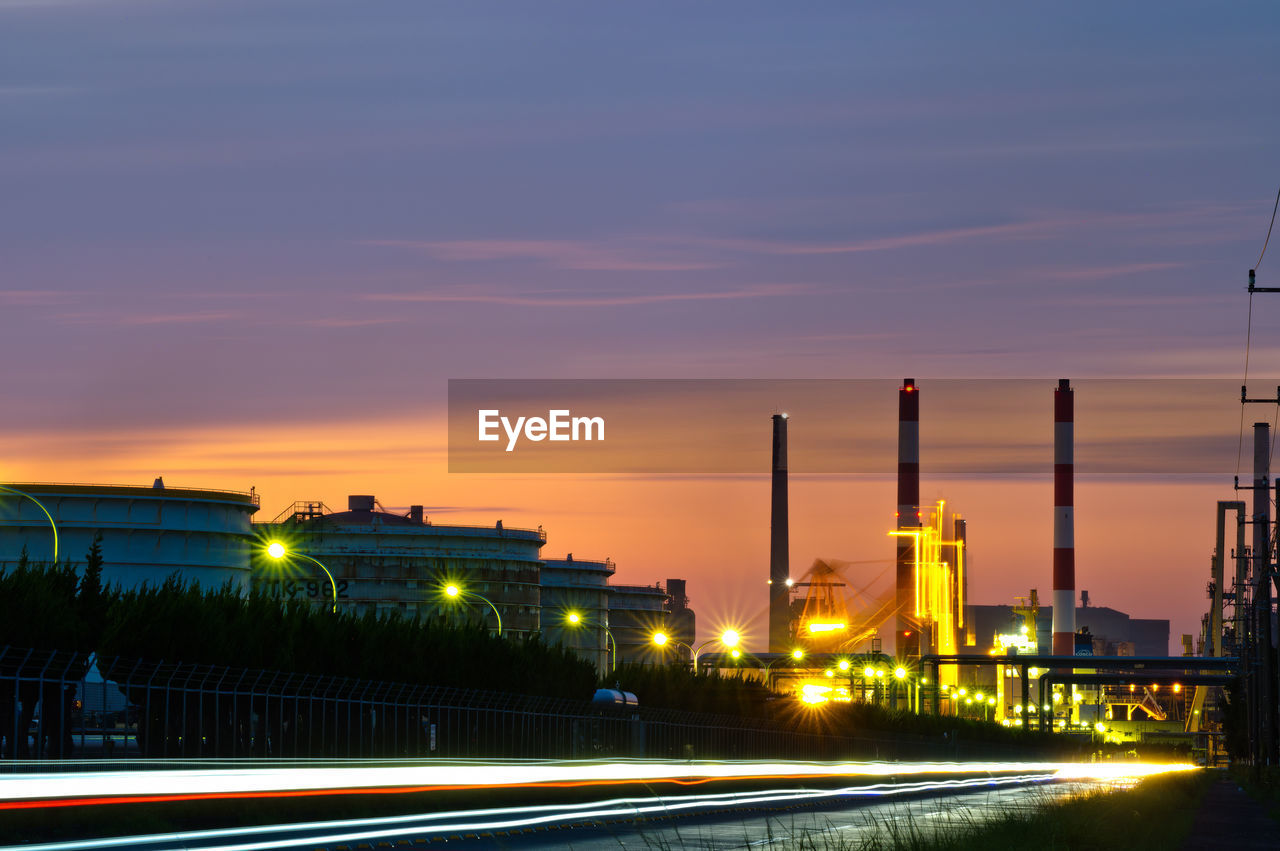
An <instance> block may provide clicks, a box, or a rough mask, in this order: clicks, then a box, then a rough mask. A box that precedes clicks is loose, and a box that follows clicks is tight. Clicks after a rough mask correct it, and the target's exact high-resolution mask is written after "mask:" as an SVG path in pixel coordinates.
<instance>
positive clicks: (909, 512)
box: [894, 378, 920, 657]
mask: <svg viewBox="0 0 1280 851" xmlns="http://www.w3.org/2000/svg"><path fill="white" fill-rule="evenodd" d="M919 528H920V391H919V390H918V389H917V388H916V381H915V379H914V378H907V379H903V382H902V386H901V387H899V388H898V529H899V530H903V529H919ZM896 540H897V542H898V554H897V576H896V583H895V587H896V589H897V593H896V598H895V602H896V604H897V610H898V618H897V624H896V625H895V632H894V640H895V643H896V647H895V651H896V652H897V654H898V656H899V657H904V656H918V655H919V654H920V630H919V628H918V626H919V624H918V623H917V621H916V617H915V614H916V596H915V576H914V575H913V573H914V571H915V551H914V550H915V544H916V539H915V538H914V537H911V536H908V535H899V536H898V538H897V539H896Z"/></svg>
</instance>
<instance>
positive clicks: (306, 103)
mask: <svg viewBox="0 0 1280 851" xmlns="http://www.w3.org/2000/svg"><path fill="white" fill-rule="evenodd" d="M1278 37H1280V9H1278V8H1277V7H1276V6H1275V4H1273V3H1270V2H1254V3H1250V2H1239V3H1231V4H1208V3H1178V2H1160V3H1154V2H1152V3H1127V4H1123V5H1122V6H1119V7H1117V4H1110V3H1100V2H1096V3H1090V2H1082V3H1073V4H1015V5H1011V4H1008V3H982V2H977V3H970V4H964V5H963V6H959V5H956V4H947V3H918V4H895V5H893V6H892V7H883V8H881V7H877V6H875V5H872V4H848V3H834V2H833V3H810V4H805V5H804V6H803V7H795V6H789V5H781V4H769V3H750V2H747V3H742V2H735V3H724V2H720V3H702V4H696V5H694V4H674V3H660V2H654V3H644V4H631V5H625V6H624V5H620V4H598V3H587V2H581V3H559V2H547V3H538V4H497V3H477V2H467V3H462V2H433V3H419V2H385V3H356V2H325V1H324V0H305V2H303V0H298V2H281V0H252V2H228V0H217V2H184V0H173V2H159V1H158V0H151V2H127V0H95V2H90V1H89V0H83V2H81V1H80V0H16V2H15V0H0V187H2V191H0V256H2V257H3V268H2V270H0V357H2V358H3V362H4V364H5V368H4V369H3V370H2V371H0V399H3V400H4V401H3V405H0V480H7V481H77V482H114V483H135V484H136V483H149V482H150V481H151V479H152V478H154V476H156V475H164V476H165V478H166V481H167V482H169V483H171V484H181V485H188V486H197V487H225V488H229V489H235V490H247V489H248V488H249V487H250V486H254V487H256V489H257V491H258V492H259V493H261V494H262V497H263V511H262V513H263V514H264V515H265V516H274V515H275V514H276V513H277V512H278V511H280V510H283V509H284V508H285V507H287V506H288V505H290V504H291V503H292V502H293V501H294V500H296V499H313V500H314V499H319V500H323V501H325V502H326V503H328V504H329V505H331V506H335V507H338V508H341V507H342V506H343V505H344V504H345V497H346V495H347V494H349V493H374V494H376V495H378V497H379V499H380V500H381V501H382V502H383V504H385V505H387V506H396V507H403V506H407V505H409V504H410V503H424V504H426V505H427V506H428V511H429V513H433V514H434V516H435V517H436V519H437V522H443V520H444V519H445V518H456V519H458V520H459V521H462V522H492V521H493V520H495V519H498V518H502V519H503V520H504V522H506V523H508V524H509V525H530V526H537V525H542V526H544V527H545V528H546V529H547V531H548V538H549V540H548V545H547V550H546V552H547V554H548V555H553V556H554V555H560V554H563V553H564V552H570V551H571V552H574V553H575V555H576V556H578V557H582V558H585V557H603V556H610V557H612V558H613V559H614V560H615V561H616V562H617V564H618V579H619V581H624V582H633V583H652V582H655V581H661V580H664V579H666V578H667V577H672V576H683V577H686V578H687V579H688V580H689V583H690V585H689V591H690V596H691V598H692V600H693V604H694V606H695V608H696V609H697V610H698V611H699V615H700V626H701V627H702V628H703V629H710V628H711V626H712V625H713V624H714V623H715V622H717V621H723V620H726V619H729V618H731V617H739V618H740V617H749V616H754V615H757V614H758V613H759V612H760V611H763V609H764V593H765V592H764V588H763V586H762V585H759V586H758V583H761V582H762V581H763V577H764V576H765V575H766V572H767V561H768V556H767V535H768V490H767V489H768V485H767V480H765V479H763V478H751V477H745V478H743V477H737V478H729V479H724V478H715V477H706V476H701V477H700V476H697V475H692V474H691V475H689V476H679V475H675V476H656V475H655V476H641V477H636V476H632V477H627V476H612V475H596V476H573V475H542V476H522V475H508V476H503V475H490V474H485V475H479V474H450V473H449V472H448V465H447V427H446V421H447V420H446V414H447V412H446V403H447V382H448V380H449V379H451V378H452V379H459V378H509V379H518V378H540V379H545V378H773V379H801V378H889V379H894V380H897V379H900V378H902V377H905V376H913V377H915V378H917V379H918V380H919V381H920V382H921V386H922V393H927V392H928V391H927V386H928V385H927V383H926V382H927V380H928V379H931V378H932V379H943V378H983V379H986V378H1005V377H1023V378H1037V379H1041V378H1043V379H1046V380H1047V381H1051V380H1053V379H1056V378H1057V377H1071V378H1073V379H1089V378H1119V377H1123V378H1204V377H1214V378H1222V379H1230V380H1231V381H1232V382H1233V383H1236V384H1238V383H1240V380H1241V378H1242V376H1243V371H1244V360H1245V358H1244V355H1245V333H1246V327H1247V317H1248V310H1249V306H1248V300H1247V296H1246V294H1245V292H1244V286H1245V282H1246V273H1247V270H1248V269H1249V268H1251V267H1253V266H1254V265H1255V263H1256V262H1257V260H1258V255H1259V253H1260V251H1261V249H1262V243H1263V239H1264V237H1265V235H1266V231H1267V224H1268V220H1269V217H1270V214H1271V209H1272V204H1273V202H1274V200H1275V192H1276V188H1277V184H1278V183H1280V156H1278V153H1280V151H1278V148H1277V144H1276V139H1277V135H1278V133H1277V131H1280V115H1277V112H1276V110H1275V109H1274V108H1273V107H1274V104H1275V102H1276V92H1277V90H1278V88H1280V62H1277V60H1276V56H1275V51H1274V46H1275V44H1276V43H1277V41H1278ZM1273 248H1274V249H1275V250H1276V251H1280V247H1276V246H1273ZM1278 278H1280V257H1266V258H1264V260H1263V263H1262V264H1261V266H1260V267H1259V284H1260V285H1270V286H1276V285H1277V279H1278ZM1248 327H1250V328H1251V331H1250V340H1251V344H1250V355H1249V358H1250V367H1249V369H1250V373H1251V375H1253V376H1255V377H1259V378H1260V377H1262V376H1269V375H1275V374H1280V368H1277V367H1278V366H1280V364H1277V360H1278V358H1280V346H1278V345H1277V332H1280V297H1268V296H1257V297H1255V304H1254V305H1253V309H1252V320H1251V325H1249V326H1248ZM1275 383H1276V382H1275V381H1274V380H1271V381H1270V386H1274V385H1275ZM1050 386H1051V385H1050ZM1265 386H1266V385H1264V386H1263V389H1264V390H1265ZM1046 392H1048V391H1047V390H1046ZM922 398H923V399H925V400H926V401H925V403H924V404H925V405H926V413H925V416H926V417H927V416H928V410H927V399H928V397H927V396H923V397H922ZM770 413H772V411H762V412H761V442H760V449H759V451H760V453H761V457H762V458H763V459H764V460H763V461H762V462H761V463H760V465H759V469H760V470H761V472H762V474H763V473H764V472H765V471H766V470H767V463H768V462H767V452H768V448H767V447H768V443H767V440H768V431H767V429H768V415H769V414H770ZM1266 413H1272V412H1269V411H1268V412H1266ZM1239 415H1240V409H1239V406H1238V404H1233V403H1232V402H1231V401H1230V400H1228V401H1226V402H1224V407H1223V416H1222V425H1221V430H1222V434H1224V435H1225V437H1226V443H1227V444H1228V445H1229V444H1230V443H1231V440H1230V439H1231V438H1232V437H1235V436H1237V431H1238V424H1239ZM1255 415H1256V416H1255ZM1161 416H1164V417H1170V416H1172V417H1176V416H1177V412H1176V410H1175V411H1173V412H1172V413H1170V412H1169V411H1167V410H1165V411H1163V412H1162V414H1161ZM1265 416H1266V414H1264V413H1261V412H1258V411H1250V412H1249V415H1248V418H1249V420H1250V421H1251V420H1252V419H1255V418H1257V417H1265ZM1083 427H1084V426H1083V425H1082V428H1083ZM794 429H795V431H793V435H794V436H793V441H799V440H800V439H801V436H800V435H801V434H802V423H801V422H800V421H797V422H796V424H795V426H794ZM929 452H930V445H929V443H928V441H927V440H926V441H925V442H924V444H923V445H922V464H923V468H922V481H923V486H922V494H923V495H924V496H925V497H926V498H929V499H932V498H935V497H938V496H945V497H946V499H947V500H948V503H949V505H951V506H953V507H954V508H956V510H958V511H960V512H961V513H962V514H964V515H965V516H966V518H967V519H968V520H969V525H970V539H971V546H972V558H973V561H972V562H971V566H973V567H974V571H975V572H974V576H973V582H974V585H973V587H972V590H973V592H974V597H975V599H976V601H977V602H984V603H996V602H1009V601H1011V599H1012V598H1013V597H1014V596H1015V595H1025V593H1026V591H1027V589H1028V588H1030V587H1038V588H1039V589H1040V591H1041V593H1042V594H1046V593H1047V591H1048V589H1049V585H1050V581H1049V576H1050V574H1049V565H1050V560H1051V551H1052V550H1051V548H1052V544H1051V531H1050V528H1051V527H1050V518H1051V508H1052V506H1051V500H1052V497H1051V491H1049V490H1048V489H1047V488H1046V487H1044V486H1043V483H1036V482H1034V481H1025V480H1021V479H1009V480H1008V481H1003V482H1002V481H998V480H993V479H990V478H975V479H972V480H963V479H959V480H957V479H954V478H951V479H946V480H942V479H933V480H931V478H930V470H929ZM1234 455H1235V453H1234V452H1232V451H1231V450H1230V448H1228V449H1226V450H1224V451H1223V456H1224V457H1222V459H1221V464H1220V467H1221V476H1220V477H1218V478H1217V480H1212V477H1210V480H1209V481H1198V482H1188V481H1176V482H1174V481H1170V482H1162V483H1156V484H1153V483H1151V482H1149V481H1136V480H1135V481H1133V482H1121V483H1115V482H1112V483H1107V484H1105V486H1104V485H1102V484H1098V485H1089V484H1087V483H1082V484H1081V486H1080V488H1079V492H1078V494H1077V505H1078V508H1077V518H1078V519H1077V535H1078V543H1077V574H1078V577H1079V579H1078V587H1079V588H1087V589H1088V590H1089V591H1090V597H1091V599H1092V601H1093V602H1094V604H1096V605H1111V606H1114V607H1116V608H1120V609H1123V610H1126V611H1129V612H1131V613H1133V614H1135V615H1137V616H1143V617H1169V618H1171V619H1172V621H1173V633H1174V636H1173V638H1174V642H1175V643H1176V641H1177V635H1178V634H1179V633H1182V632H1191V633H1198V630H1199V615H1200V613H1201V612H1202V611H1203V610H1204V607H1205V605H1206V601H1205V598H1204V584H1205V582H1206V581H1207V565H1208V559H1209V555H1210V551H1211V549H1212V545H1213V542H1212V539H1211V535H1212V528H1213V516H1212V515H1213V503H1214V501H1216V500H1218V499H1230V498H1234V492H1233V491H1232V489H1231V476H1232V475H1234V474H1235V472H1236V466H1237V459H1236V458H1235V457H1233V456H1234ZM892 500H893V495H892V482H889V481H888V480H870V479H865V478H857V477H853V478H839V477H826V478H824V477H822V476H814V477H811V478H808V479H806V478H797V480H796V481H795V482H794V484H793V488H792V524H793V525H792V562H793V564H796V565H807V564H808V563H809V562H811V561H812V559H814V558H817V557H826V558H837V559H843V560H847V561H850V562H861V563H865V564H867V565H868V567H867V568H866V570H867V572H866V573H865V574H859V576H858V580H859V581H861V580H862V579H864V578H865V579H866V580H867V581H868V582H870V581H873V576H872V574H871V571H872V569H873V568H874V569H875V571H876V572H877V573H878V572H879V570H880V569H879V568H876V567H875V564H876V563H878V562H880V561H885V560H886V559H888V558H891V557H892V541H891V539H889V538H888V537H887V536H886V534H885V532H886V530H887V528H888V526H889V524H890V523H891V516H892V512H893V506H892V505H891V504H890V503H891V502H892ZM886 563H887V562H886ZM757 586H758V587H757Z"/></svg>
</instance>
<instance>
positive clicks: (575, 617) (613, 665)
mask: <svg viewBox="0 0 1280 851" xmlns="http://www.w3.org/2000/svg"><path fill="white" fill-rule="evenodd" d="M495 611H496V609H495ZM564 622H565V623H566V624H568V625H569V626H571V627H575V628H576V627H579V626H598V627H600V628H601V629H603V630H604V637H605V643H604V655H605V660H606V661H609V658H610V657H609V645H613V657H612V661H609V670H610V671H616V670H618V642H617V640H616V639H614V637H613V633H612V632H610V631H609V626H608V624H603V623H592V622H591V621H588V620H586V619H584V618H583V617H582V615H580V614H578V613H577V612H569V613H568V614H566V615H565V616H564Z"/></svg>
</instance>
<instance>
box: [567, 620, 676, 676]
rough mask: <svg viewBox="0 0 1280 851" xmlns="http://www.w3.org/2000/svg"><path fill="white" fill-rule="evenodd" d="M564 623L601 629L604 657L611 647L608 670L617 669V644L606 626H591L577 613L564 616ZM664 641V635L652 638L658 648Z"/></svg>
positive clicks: (665, 637) (607, 654) (665, 638)
mask: <svg viewBox="0 0 1280 851" xmlns="http://www.w3.org/2000/svg"><path fill="white" fill-rule="evenodd" d="M564 622H565V623H566V624H568V625H569V626H571V627H579V626H599V627H602V628H603V629H604V637H605V643H604V652H605V656H606V657H609V645H613V655H612V657H611V661H610V662H609V670H610V671H616V670H617V669H618V642H617V641H615V640H614V638H613V633H612V632H610V631H609V627H608V626H606V625H605V624H592V623H591V622H590V621H588V620H586V619H585V618H583V617H582V615H580V614H578V613H577V612H568V613H567V614H565V616H564ZM659 635H661V636H662V641H658V636H659ZM666 641H667V636H666V635H665V634H664V633H661V632H659V633H657V634H655V635H654V636H653V643H654V644H657V645H658V646H659V647H661V646H662V645H663V644H666Z"/></svg>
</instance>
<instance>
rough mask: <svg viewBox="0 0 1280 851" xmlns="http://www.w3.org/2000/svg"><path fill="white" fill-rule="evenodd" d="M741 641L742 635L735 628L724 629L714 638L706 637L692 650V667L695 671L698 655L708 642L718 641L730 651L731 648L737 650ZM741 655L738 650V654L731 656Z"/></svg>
mask: <svg viewBox="0 0 1280 851" xmlns="http://www.w3.org/2000/svg"><path fill="white" fill-rule="evenodd" d="M741 641H742V635H741V633H739V632H738V631H737V630H736V629H726V630H725V631H724V632H722V633H720V634H719V635H718V636H716V637H715V638H708V639H707V640H706V641H704V642H702V643H701V644H699V645H698V648H697V649H696V650H694V651H693V669H694V670H695V671H696V670H697V669H698V656H699V655H701V653H702V648H704V647H706V646H707V645H708V644H715V643H716V642H719V643H720V644H721V645H723V646H724V647H727V648H728V649H729V650H731V651H732V650H737V648H738V644H739V643H740V642H741ZM686 646H688V645H686ZM741 655H742V652H741V651H738V654H737V655H736V656H734V657H733V658H735V659H737V658H738V657H740V656H741Z"/></svg>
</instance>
